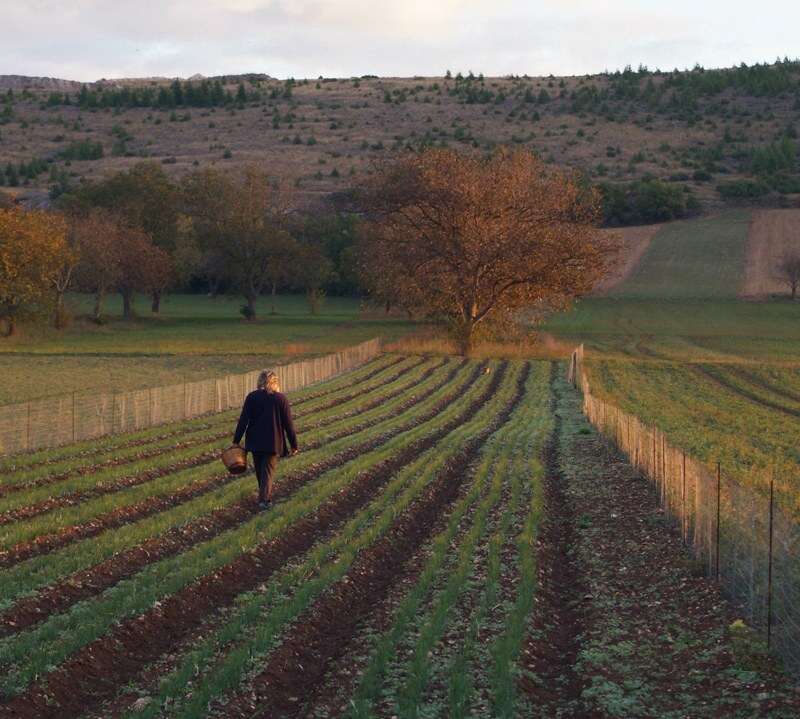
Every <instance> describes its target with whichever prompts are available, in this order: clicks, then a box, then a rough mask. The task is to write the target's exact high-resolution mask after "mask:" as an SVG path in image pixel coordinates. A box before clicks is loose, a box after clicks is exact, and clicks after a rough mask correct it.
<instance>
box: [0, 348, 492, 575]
mask: <svg viewBox="0 0 800 719" xmlns="http://www.w3.org/2000/svg"><path fill="white" fill-rule="evenodd" d="M462 366H463V363H462V364H461V365H458V366H456V367H454V368H453V369H452V370H451V372H450V373H448V375H447V377H454V376H455V374H456V373H457V372H458V370H459V369H460V368H461V367H462ZM434 369H435V368H431V372H433V371H434ZM477 372H478V369H476V370H475V373H474V375H477ZM373 423H374V422H372V421H370V422H369V423H367V424H365V425H360V426H358V427H356V428H350V427H348V428H345V429H344V430H342V432H341V433H338V434H335V435H331V436H329V437H327V438H326V439H325V440H324V441H325V442H330V441H333V440H336V439H341V438H343V437H346V436H348V435H350V434H355V433H356V432H361V431H363V430H365V429H368V428H369V427H370V426H372V424H373ZM406 429H408V427H405V426H401V427H400V428H399V429H397V431H396V433H397V434H399V433H400V432H402V431H406ZM394 434H395V432H394V430H393V431H392V432H390V433H387V434H386V435H384V436H383V441H384V442H385V441H388V440H389V439H391V437H392V436H394ZM370 442H371V440H370V441H368V442H366V443H363V444H362V445H360V446H358V447H357V448H356V449H357V450H358V451H359V452H363V451H364V447H367V446H369V444H370ZM317 446H318V445H312V446H309V449H314V448H315V447H317ZM376 446H377V445H376ZM350 452H351V449H348V450H345V451H343V452H340V453H339V454H338V455H335V457H339V456H345V455H348V456H349V454H350ZM350 458H351V459H352V457H350ZM215 459H218V457H217V456H216V455H215ZM346 461H349V460H346ZM333 462H334V457H331V458H329V459H328V460H326V461H324V462H321V463H317V464H316V465H315V469H316V470H317V471H327V469H329V468H330V467H333V466H336V465H335V463H333ZM240 478H241V475H232V474H221V475H218V476H216V477H211V478H210V479H207V480H204V481H202V482H195V483H193V484H190V485H187V486H186V487H184V488H182V489H180V490H178V491H176V492H173V493H172V494H168V495H164V496H158V497H148V498H147V499H144V500H142V501H141V502H137V503H136V504H130V505H126V506H124V507H118V508H117V509H113V510H111V511H109V512H107V513H106V514H101V515H99V516H97V517H94V518H92V519H90V520H88V521H86V522H83V523H82V524H75V525H71V526H68V527H63V528H62V529H59V530H57V531H55V532H52V533H50V534H43V535H40V536H38V537H36V539H33V540H30V541H26V542H21V543H20V544H17V545H15V546H14V547H12V548H11V549H8V550H4V551H2V552H0V569H6V568H8V567H11V566H14V565H15V564H19V563H20V562H22V561H25V560H27V559H30V558H32V557H36V556H39V555H41V554H46V553H48V552H51V551H53V550H54V549H61V548H62V547H64V546H66V545H67V544H71V543H72V542H75V541H78V540H81V539H86V538H88V537H94V536H97V535H98V534H102V533H103V532H105V531H107V530H108V529H114V528H117V527H121V526H123V525H125V524H130V523H131V522H134V521H139V520H141V519H145V518H146V517H150V516H152V515H154V514H158V513H159V512H162V511H164V510H166V509H171V508H172V507H176V506H178V505H179V504H183V503H184V502H187V501H189V500H191V499H194V498H195V497H199V496H200V495H202V494H206V493H208V492H211V491H213V490H215V489H218V488H220V487H223V486H225V485H226V484H229V483H230V482H233V481H235V480H237V479H240ZM288 480H289V478H285V479H284V480H283V481H284V482H286V481H288Z"/></svg>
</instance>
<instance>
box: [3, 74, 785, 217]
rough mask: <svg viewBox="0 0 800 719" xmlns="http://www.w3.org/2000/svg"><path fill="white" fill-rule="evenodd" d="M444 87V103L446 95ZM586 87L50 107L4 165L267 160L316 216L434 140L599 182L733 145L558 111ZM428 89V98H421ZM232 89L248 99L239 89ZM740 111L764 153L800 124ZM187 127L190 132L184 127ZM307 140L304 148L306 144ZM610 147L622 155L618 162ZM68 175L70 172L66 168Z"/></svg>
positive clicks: (659, 120)
mask: <svg viewBox="0 0 800 719" xmlns="http://www.w3.org/2000/svg"><path fill="white" fill-rule="evenodd" d="M562 81H563V88H562V87H561V84H562ZM523 83H524V86H525V87H529V88H531V89H532V91H533V92H534V93H538V92H539V90H541V89H546V90H547V91H548V92H549V93H550V95H551V96H552V97H553V98H554V99H553V101H551V102H549V103H545V104H538V103H536V104H531V103H525V102H524V101H523V99H522V98H521V97H519V96H516V95H517V93H518V91H519V88H520V87H522V86H523ZM435 84H438V86H439V88H440V89H439V90H436V89H434V85H435ZM581 84H585V85H592V84H593V85H596V86H598V87H599V88H603V87H604V86H605V85H606V84H607V81H606V79H605V78H603V77H602V76H595V77H591V78H586V77H566V78H544V77H534V78H529V79H527V80H516V81H515V80H513V79H510V78H486V80H485V87H486V88H487V89H490V90H492V91H493V92H495V93H497V92H500V91H502V92H504V93H505V94H506V99H505V100H504V101H502V102H500V103H488V104H477V103H476V104H465V103H464V102H463V101H462V100H461V99H459V98H458V97H455V96H451V95H449V94H448V93H447V90H446V88H448V87H450V88H452V87H453V81H446V80H445V79H444V78H442V77H430V78H381V79H362V80H360V81H359V82H358V83H356V82H355V81H352V80H350V79H340V80H333V81H326V82H323V83H320V86H319V87H317V86H316V83H315V82H314V81H311V82H309V84H307V85H299V86H297V87H295V89H294V92H293V97H292V99H291V100H286V99H275V100H263V101H262V102H260V103H251V104H250V105H248V106H246V107H244V108H243V109H235V110H226V109H223V108H188V109H178V110H177V111H176V115H177V117H178V118H179V119H178V121H170V119H169V118H170V111H168V110H165V111H158V110H150V109H146V108H135V109H128V110H123V111H122V112H120V113H118V114H115V113H114V112H112V111H111V110H110V109H109V110H96V111H86V110H80V109H79V108H78V107H75V106H59V107H55V108H43V107H42V106H41V105H40V99H39V98H38V97H37V98H35V99H33V100H27V101H18V102H16V103H15V105H14V113H15V117H14V119H13V120H12V121H11V122H9V123H8V124H6V125H4V126H3V131H2V134H1V135H0V161H1V162H2V163H3V164H5V163H6V162H8V161H11V162H15V163H16V162H21V161H24V162H27V161H29V160H31V159H33V158H45V159H47V158H55V157H56V156H57V154H58V152H59V151H60V150H62V149H63V148H64V147H66V146H67V145H68V144H69V143H70V142H72V141H75V140H82V139H91V140H92V141H95V142H96V141H100V142H101V143H102V144H103V147H104V150H105V156H104V157H103V159H101V160H98V161H94V162H87V161H84V162H77V161H75V162H72V163H71V165H69V166H68V167H67V170H68V171H69V172H71V173H72V174H73V175H74V177H75V179H77V178H78V177H82V176H85V177H98V176H101V175H103V174H104V173H106V172H108V171H112V170H122V169H125V168H128V167H130V166H131V165H132V164H134V163H135V162H137V161H139V160H141V159H142V158H152V159H155V160H157V161H162V162H165V165H164V167H165V169H166V170H167V172H169V173H170V174H171V175H174V176H182V175H184V174H186V173H187V172H189V171H191V170H193V169H195V168H196V167H199V166H209V165H216V166H218V167H223V168H235V167H237V166H239V165H241V164H243V163H245V162H248V161H257V162H258V163H260V164H264V165H265V166H266V167H267V168H268V170H269V172H270V173H271V174H273V175H274V176H275V177H277V178H280V179H281V180H282V181H284V182H286V183H287V184H291V185H295V186H296V187H297V188H298V192H299V196H300V198H301V200H302V201H303V202H304V203H306V204H309V205H313V204H315V203H316V202H317V201H318V200H320V199H321V198H322V197H324V196H325V195H327V194H329V193H331V192H334V191H337V190H342V189H344V188H346V187H347V186H349V184H350V182H351V178H352V177H354V176H357V175H359V174H361V173H363V172H366V171H367V170H368V168H369V165H370V163H371V162H372V161H374V160H376V159H380V158H382V157H384V156H386V155H388V154H390V153H391V152H393V151H394V150H396V149H400V148H403V147H405V146H406V144H407V143H410V144H412V145H415V144H418V143H419V142H420V141H421V140H422V139H423V138H424V137H425V136H426V134H427V135H428V138H429V139H430V140H431V141H432V142H435V143H437V144H438V143H442V142H443V143H447V144H449V145H451V146H453V147H461V148H464V149H469V148H472V147H474V146H476V145H477V147H478V148H479V149H481V150H484V149H486V148H488V147H491V146H493V145H494V144H496V143H506V144H512V145H513V144H521V145H524V146H526V147H528V148H530V149H532V150H534V151H536V152H537V153H539V154H540V155H542V156H543V157H544V158H545V159H548V160H552V161H553V162H555V163H557V164H560V165H568V166H573V167H578V168H582V169H584V170H586V171H587V172H589V173H590V174H598V172H599V170H598V168H599V167H601V166H602V168H603V170H602V177H603V178H606V179H609V180H614V181H616V180H631V179H637V178H640V177H641V176H643V175H644V174H645V173H650V174H652V175H655V176H658V177H669V176H670V175H671V174H674V173H683V174H684V175H686V174H688V175H691V173H692V170H693V164H692V161H691V159H690V158H689V156H688V155H687V153H688V152H690V151H693V150H696V149H702V148H703V147H708V146H711V145H714V144H715V143H716V142H718V141H719V140H720V138H721V137H722V134H723V132H724V123H722V122H719V123H716V122H711V123H706V122H703V123H697V124H696V125H693V126H691V127H689V126H687V125H686V123H684V122H678V121H676V120H675V119H673V118H671V117H669V115H667V114H658V113H655V114H651V113H650V111H649V110H647V109H646V108H645V107H636V106H631V107H630V108H628V107H626V106H624V105H620V107H619V108H616V109H615V113H616V117H615V118H614V119H613V120H611V119H608V118H606V117H603V116H601V115H594V114H585V115H583V116H582V115H577V114H574V113H573V112H571V109H570V101H569V99H566V100H560V99H556V98H558V96H559V94H560V93H562V92H563V93H564V94H565V96H566V97H567V98H568V97H569V95H570V93H571V92H572V91H573V90H576V89H578V88H579V87H580V86H581ZM416 87H422V88H423V89H422V90H419V91H418V92H417V93H416V95H411V94H409V93H410V91H411V90H413V89H414V88H416ZM230 89H232V90H233V91H235V89H236V86H235V85H231V86H230ZM264 89H266V90H267V91H268V90H269V85H268V84H267V85H264V86H262V90H264ZM396 91H397V92H400V93H406V97H407V99H406V100H404V101H402V102H399V103H398V102H390V103H387V102H385V101H384V98H385V93H386V92H388V93H389V94H390V97H395V95H393V93H395V92H396ZM45 95H46V92H43V93H42V96H45ZM737 104H738V105H741V106H746V107H747V108H748V109H749V110H750V118H751V119H750V120H749V121H748V125H749V127H747V128H745V127H744V126H743V125H741V124H739V123H738V122H737V121H734V122H733V129H734V130H735V131H736V132H745V133H746V134H747V136H748V141H751V142H753V143H760V142H762V140H764V138H771V137H774V136H775V134H776V132H778V131H779V130H781V129H782V128H785V127H786V125H787V124H788V123H789V122H790V121H791V120H792V118H793V112H792V107H791V102H790V100H789V99H786V100H784V99H772V98H737ZM275 113H277V116H278V117H279V119H280V121H279V126H278V127H277V129H276V128H274V127H273V118H274V117H275ZM289 113H292V117H291V118H289ZM537 114H538V119H537V117H536V115H537ZM185 115H188V119H186V120H183V119H182V118H183V117H184V116H185ZM767 118H768V119H767ZM76 123H77V125H76ZM114 128H117V130H118V131H119V129H122V130H124V131H125V132H126V133H128V134H129V135H130V136H132V139H131V140H129V141H128V142H127V150H128V151H129V152H130V153H131V154H132V155H133V156H131V157H126V156H119V157H114V156H112V152H111V151H112V147H113V144H114V141H115V139H116V138H115V135H114V133H113V130H114ZM295 136H297V137H298V138H299V139H300V144H294V143H293V140H294V138H295ZM310 138H313V143H311V144H309V139H310ZM609 148H610V150H614V152H613V153H612V154H611V155H610V154H609V153H610V150H609ZM616 148H619V152H618V153H617V152H616ZM226 150H229V151H230V153H231V157H230V158H229V159H225V158H224V154H225V152H226ZM57 164H58V165H60V166H63V161H58V163H57ZM334 169H335V170H336V173H333V174H332V172H333V170H334ZM728 170H729V171H732V173H733V174H729V175H728V177H729V178H734V177H735V176H736V168H735V167H729V168H728ZM336 174H338V177H337V176H336ZM692 184H693V188H694V190H695V192H696V194H697V196H698V197H699V198H700V199H701V200H710V201H718V198H717V195H716V191H715V190H714V186H713V185H714V183H692ZM48 185H49V181H48V178H47V176H46V174H44V175H41V176H40V177H39V179H38V180H37V181H36V183H34V185H33V186H31V187H30V188H18V189H16V190H14V191H15V192H30V191H31V190H35V189H36V188H38V189H39V191H40V193H41V192H42V191H43V190H45V189H46V188H47V186H48Z"/></svg>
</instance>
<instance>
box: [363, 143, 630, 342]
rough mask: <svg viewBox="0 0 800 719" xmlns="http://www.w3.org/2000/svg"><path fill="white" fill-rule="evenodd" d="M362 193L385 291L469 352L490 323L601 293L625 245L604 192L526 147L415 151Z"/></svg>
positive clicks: (368, 240)
mask: <svg viewBox="0 0 800 719" xmlns="http://www.w3.org/2000/svg"><path fill="white" fill-rule="evenodd" d="M358 197H359V201H360V203H361V206H362V208H363V211H364V215H365V222H364V227H363V228H362V232H361V242H360V249H361V263H362V269H363V272H364V275H365V279H366V282H367V285H368V287H369V288H370V289H371V291H372V294H373V296H375V298H376V299H379V300H381V301H384V302H387V303H391V304H394V305H399V306H402V307H404V308H405V309H407V310H408V311H410V312H413V313H415V314H418V315H423V316H427V317H432V318H435V319H439V320H444V321H446V322H447V323H448V325H449V327H450V329H451V332H452V334H453V336H454V338H455V339H456V341H457V342H458V345H459V348H460V350H461V352H462V353H465V354H466V353H467V352H468V351H469V350H470V348H471V346H472V344H473V342H474V340H475V338H476V335H477V333H478V332H479V331H480V330H486V329H492V330H494V329H496V328H497V327H499V326H503V325H505V324H508V323H513V322H514V321H516V320H517V319H518V318H519V316H520V314H521V313H523V312H524V311H525V310H529V309H532V308H534V309H541V308H543V307H548V308H556V307H563V306H565V305H566V304H567V303H568V302H569V301H570V299H571V298H574V297H576V296H579V295H582V294H584V293H586V292H589V291H590V290H591V289H592V287H593V286H594V285H595V283H596V282H597V280H598V278H599V277H600V276H601V275H602V274H603V272H604V271H605V268H606V266H607V264H608V262H609V260H610V257H611V255H612V254H613V249H614V248H613V246H612V244H611V243H612V242H613V240H610V239H606V238H604V237H603V235H601V234H600V233H598V232H597V230H596V226H597V223H598V221H599V219H600V211H599V202H598V197H597V195H596V194H595V193H594V192H592V191H590V190H588V189H586V188H585V187H584V186H582V185H581V183H579V182H577V181H576V178H574V177H572V176H570V175H569V174H567V173H565V172H562V171H558V170H556V169H554V168H551V167H548V166H546V165H545V164H544V163H543V162H542V161H541V160H539V159H538V158H537V157H535V156H534V155H532V154H531V153H530V152H527V151H524V150H514V151H510V150H506V149H501V150H498V151H497V152H495V153H494V154H492V155H491V156H488V157H484V156H479V155H475V154H471V155H465V154H459V153H457V152H455V151H453V150H448V149H430V150H426V151H424V152H422V153H418V154H412V153H409V154H407V155H404V156H402V157H400V158H399V159H397V160H395V161H393V162H389V163H387V164H386V165H384V166H382V167H378V168H376V171H375V172H374V173H373V174H372V175H371V176H369V177H367V178H366V179H365V180H364V181H363V183H362V184H361V186H360V187H359V188H358Z"/></svg>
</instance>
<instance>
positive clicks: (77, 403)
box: [0, 339, 381, 455]
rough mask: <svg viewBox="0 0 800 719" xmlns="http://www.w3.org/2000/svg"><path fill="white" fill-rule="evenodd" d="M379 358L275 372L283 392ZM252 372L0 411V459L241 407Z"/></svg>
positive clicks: (353, 352)
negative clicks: (7, 455) (17, 453)
mask: <svg viewBox="0 0 800 719" xmlns="http://www.w3.org/2000/svg"><path fill="white" fill-rule="evenodd" d="M380 352H381V341H380V339H372V340H368V341H367V342H363V343H361V344H360V345H356V346H355V347H349V348H347V349H344V350H341V351H340V352H334V353H333V354H329V355H325V356H323V357H315V358H313V359H308V360H301V361H298V362H292V363H291V364H287V365H282V366H280V367H277V368H276V370H275V371H276V372H277V373H278V377H279V378H280V382H281V388H282V389H283V390H285V391H288V392H291V391H292V390H296V389H299V388H301V387H305V386H306V385H309V384H312V383H314V382H320V381H322V380H326V379H329V378H331V377H333V376H334V375H337V374H339V373H340V372H344V371H345V370H348V369H351V368H353V367H356V366H358V365H360V364H362V363H364V362H366V361H367V360H369V359H372V358H373V357H375V356H376V355H377V354H379V353H380ZM257 378H258V370H255V371H253V372H245V373H244V374H235V375H227V376H225V377H221V378H215V379H206V380H199V381H197V382H182V383H180V384H172V385H166V386H162V387H149V388H147V389H139V390H131V391H127V392H93V391H87V392H72V393H71V394H66V395H62V396H58V397H46V398H43V399H36V400H31V401H29V402H22V403H20V404H12V405H6V406H3V407H0V455H4V454H12V453H14V452H21V451H28V450H34V449H44V448H47V447H56V446H58V445H62V444H69V443H72V442H80V441H83V440H87V439H94V438H96V437H102V436H104V435H108V434H113V433H117V432H130V431H135V430H139V429H145V428H147V427H152V426H153V425H157V424H163V423H165V422H175V421H179V420H182V419H189V418H191V417H197V416H199V415H202V414H208V413H210V412H221V411H223V410H226V409H230V408H232V407H237V406H241V403H242V401H243V400H244V397H245V395H246V394H247V393H248V392H249V391H251V390H253V389H255V385H256V380H257Z"/></svg>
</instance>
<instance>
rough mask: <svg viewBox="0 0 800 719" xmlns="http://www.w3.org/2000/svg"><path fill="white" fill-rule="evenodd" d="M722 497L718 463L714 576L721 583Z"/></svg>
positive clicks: (718, 465) (720, 474)
mask: <svg viewBox="0 0 800 719" xmlns="http://www.w3.org/2000/svg"><path fill="white" fill-rule="evenodd" d="M721 497H722V471H721V469H720V463H719V461H717V538H716V539H717V547H716V557H715V560H714V574H715V576H716V578H717V581H719V537H720V523H719V518H720V500H721Z"/></svg>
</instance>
